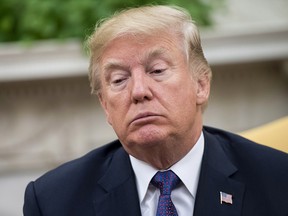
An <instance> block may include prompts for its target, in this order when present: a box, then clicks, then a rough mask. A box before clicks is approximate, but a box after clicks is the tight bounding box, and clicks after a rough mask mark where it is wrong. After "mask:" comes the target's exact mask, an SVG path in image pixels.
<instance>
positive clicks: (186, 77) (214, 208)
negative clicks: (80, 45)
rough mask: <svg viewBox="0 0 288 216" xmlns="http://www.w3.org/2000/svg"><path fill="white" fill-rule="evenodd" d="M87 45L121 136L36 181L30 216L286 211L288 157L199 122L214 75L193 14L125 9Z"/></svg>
mask: <svg viewBox="0 0 288 216" xmlns="http://www.w3.org/2000/svg"><path fill="white" fill-rule="evenodd" d="M89 47H90V50H91V61H90V80H91V87H92V91H93V92H94V93H96V94H97V95H98V97H99V99H100V102H101V105H102V107H103V108H104V110H105V113H106V116H107V120H108V122H109V123H110V124H111V125H112V127H113V129H114V130H115V132H116V134H117V136H118V138H119V140H116V141H114V142H111V143H110V144H107V145H104V146H103V147H101V148H99V149H96V150H94V151H92V152H90V153H88V154H87V155H85V156H84V157H82V158H80V159H77V160H74V161H72V162H68V163H66V164H64V165H62V166H60V167H59V168H57V169H55V170H53V171H50V172H48V173H47V174H45V175H44V176H42V177H40V178H39V179H38V180H36V181H35V182H31V183H30V184H29V185H28V187H27V189H26V194H25V204H24V215H25V216H28V215H29V216H30V215H31V216H32V215H33V216H38V215H43V216H44V215H45V216H74V215H75V216H76V215H81V216H82V215H85V216H90V215H91V216H92V215H98V216H110V215H111V216H112V215H113V216H115V215H126V216H127V215H131V216H137V215H139V216H140V215H143V216H148V215H149V216H152V215H179V216H186V215H194V216H204V215H205V216H208V215H209V216H211V215H216V216H218V215H221V216H225V215H227V216H231V215H233V216H236V215H239V216H240V215H242V216H251V215H253V216H256V215H261V216H265V215H267V216H271V215H273V216H274V215H275V216H276V215H277V216H287V215H288V198H287V195H288V156H287V154H285V153H282V152H278V151H276V150H273V149H270V148H268V147H264V146H261V145H258V144H255V143H252V142H251V141H249V140H246V139H244V138H241V137H239V136H236V135H233V134H231V133H228V132H225V131H221V130H217V129H214V128H209V127H203V125H202V113H203V111H204V109H205V106H206V104H207V101H208V97H209V91H210V79H211V70H210V68H209V66H208V64H207V62H206V60H205V57H204V55H203V52H202V48H201V43H200V38H199V34H198V30H197V28H196V26H195V25H194V23H193V21H192V20H191V18H190V16H189V15H188V13H186V12H185V11H184V10H182V9H180V8H176V7H168V6H146V7H140V8H134V9H129V10H126V11H122V12H121V13H119V14H116V15H114V16H112V17H111V18H110V19H108V20H106V21H104V22H103V23H101V24H100V25H99V26H98V27H97V28H96V30H95V32H94V33H93V35H92V36H91V37H90V39H89ZM167 170H169V171H168V172H166V171H167ZM158 171H159V172H158ZM170 182H172V183H171V184H170ZM171 185H172V186H171ZM163 188H164V189H163ZM167 191H169V192H167Z"/></svg>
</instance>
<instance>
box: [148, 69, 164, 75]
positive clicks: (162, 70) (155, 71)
mask: <svg viewBox="0 0 288 216" xmlns="http://www.w3.org/2000/svg"><path fill="white" fill-rule="evenodd" d="M164 71H165V69H156V70H153V71H151V72H150V74H161V73H163V72H164Z"/></svg>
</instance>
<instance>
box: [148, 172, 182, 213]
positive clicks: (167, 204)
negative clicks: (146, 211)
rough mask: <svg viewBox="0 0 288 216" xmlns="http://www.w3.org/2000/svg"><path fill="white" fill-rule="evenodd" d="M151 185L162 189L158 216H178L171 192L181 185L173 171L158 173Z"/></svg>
mask: <svg viewBox="0 0 288 216" xmlns="http://www.w3.org/2000/svg"><path fill="white" fill-rule="evenodd" d="M151 183H152V184H153V185H154V186H155V187H157V188H159V189H160V196H159V201H158V207H157V213H156V216H178V214H177V211H176V208H175V206H174V204H173V203H172V200H171V191H172V190H173V189H174V188H175V187H176V186H177V185H178V184H179V183H180V179H179V177H178V176H177V175H176V174H175V173H174V172H173V171H171V170H168V171H165V172H157V173H156V175H155V176H154V177H153V178H152V180H151Z"/></svg>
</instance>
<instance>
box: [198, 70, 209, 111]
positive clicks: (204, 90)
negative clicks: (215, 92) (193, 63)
mask: <svg viewBox="0 0 288 216" xmlns="http://www.w3.org/2000/svg"><path fill="white" fill-rule="evenodd" d="M209 94H210V80H209V78H208V77H207V76H205V75H204V76H202V77H199V78H198V80H197V95H196V97H197V98H196V102H197V105H203V104H205V103H207V101H208V98H209Z"/></svg>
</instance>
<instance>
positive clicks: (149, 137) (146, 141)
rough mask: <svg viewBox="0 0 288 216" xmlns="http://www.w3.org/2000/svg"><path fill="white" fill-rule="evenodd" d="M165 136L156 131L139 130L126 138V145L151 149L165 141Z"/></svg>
mask: <svg viewBox="0 0 288 216" xmlns="http://www.w3.org/2000/svg"><path fill="white" fill-rule="evenodd" d="M167 138H168V137H167V135H166V134H165V133H163V132H162V131H157V130H141V131H137V132H135V133H133V134H130V136H129V137H127V139H126V140H127V142H126V143H127V145H130V146H131V145H138V146H143V147H151V146H154V145H158V144H159V143H163V142H164V141H165V140H167Z"/></svg>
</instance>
